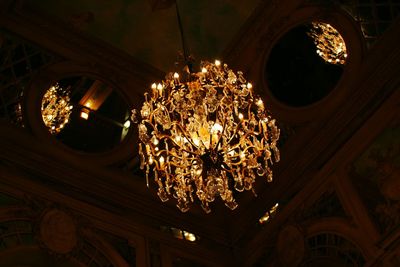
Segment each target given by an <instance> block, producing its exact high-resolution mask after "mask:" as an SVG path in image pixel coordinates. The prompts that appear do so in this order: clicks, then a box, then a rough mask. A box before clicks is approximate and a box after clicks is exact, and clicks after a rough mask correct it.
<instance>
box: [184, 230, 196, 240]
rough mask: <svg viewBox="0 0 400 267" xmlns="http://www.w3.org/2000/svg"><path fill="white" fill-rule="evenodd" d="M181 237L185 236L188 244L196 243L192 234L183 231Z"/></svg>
mask: <svg viewBox="0 0 400 267" xmlns="http://www.w3.org/2000/svg"><path fill="white" fill-rule="evenodd" d="M183 235H184V236H185V239H186V240H188V241H190V242H194V241H196V236H195V235H194V234H192V233H189V232H186V231H183Z"/></svg>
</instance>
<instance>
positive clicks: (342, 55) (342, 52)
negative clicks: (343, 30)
mask: <svg viewBox="0 0 400 267" xmlns="http://www.w3.org/2000/svg"><path fill="white" fill-rule="evenodd" d="M307 34H308V35H309V36H310V37H311V38H312V39H313V41H314V44H315V45H316V46H317V54H318V55H319V56H320V57H321V58H323V59H324V60H325V62H327V63H330V64H337V65H343V64H345V63H346V58H347V51H346V44H345V42H344V40H343V37H342V36H341V35H340V33H339V32H338V31H337V30H336V29H335V28H333V27H332V26H331V25H330V24H327V23H316V22H313V23H312V28H310V31H309V32H308V33H307Z"/></svg>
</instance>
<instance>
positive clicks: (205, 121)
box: [132, 60, 280, 213]
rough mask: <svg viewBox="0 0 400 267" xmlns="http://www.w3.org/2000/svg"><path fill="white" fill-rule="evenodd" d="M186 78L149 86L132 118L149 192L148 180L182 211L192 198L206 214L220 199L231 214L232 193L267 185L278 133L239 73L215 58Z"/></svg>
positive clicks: (172, 77) (168, 78)
mask: <svg viewBox="0 0 400 267" xmlns="http://www.w3.org/2000/svg"><path fill="white" fill-rule="evenodd" d="M183 76H185V77H181V75H179V74H178V73H174V74H172V73H170V74H168V75H167V76H166V79H165V80H164V81H162V82H161V83H158V84H155V83H154V84H153V85H152V86H151V91H150V92H148V93H145V102H144V103H143V106H142V108H141V110H140V115H139V114H138V113H139V112H137V111H136V110H134V111H133V114H132V119H133V120H134V121H135V122H138V123H139V124H138V130H139V139H140V143H139V155H140V159H141V166H140V167H141V169H145V173H146V180H147V186H149V176H150V175H151V176H153V177H154V181H155V182H156V184H157V185H158V193H157V194H158V196H159V197H160V199H161V200H162V201H163V202H165V201H167V200H168V199H169V197H170V196H172V197H173V198H175V199H176V200H177V207H178V208H179V209H180V210H181V211H182V212H186V211H187V210H189V204H190V203H191V202H194V201H195V199H196V197H197V199H198V200H199V201H200V203H201V206H202V208H203V209H204V211H205V212H206V213H209V212H210V211H211V209H210V207H209V203H210V202H213V201H214V200H215V199H216V198H218V197H219V198H220V199H221V200H222V201H223V202H224V203H225V205H226V206H227V207H229V208H230V209H232V210H233V209H235V208H236V207H237V206H238V205H237V203H236V201H235V198H234V191H238V192H242V191H244V190H251V191H253V192H254V189H253V184H254V182H255V180H256V178H257V177H259V176H262V177H266V180H267V181H268V182H271V181H272V171H271V169H270V166H271V165H272V163H273V161H279V150H278V148H277V141H278V139H279V132H280V131H279V129H278V128H277V126H276V125H275V120H274V119H272V118H271V116H270V115H269V114H268V112H267V110H266V109H265V107H264V103H263V101H262V99H261V98H260V97H258V96H257V95H256V94H255V93H254V92H253V89H252V84H251V83H249V82H247V81H246V79H245V78H244V77H243V73H242V72H240V71H238V72H237V73H234V72H233V71H232V70H230V69H229V68H228V66H227V64H222V63H221V62H220V61H218V60H217V61H215V63H209V62H202V64H201V71H200V72H197V73H192V72H188V73H184V75H183ZM139 117H140V122H139V121H138V120H139Z"/></svg>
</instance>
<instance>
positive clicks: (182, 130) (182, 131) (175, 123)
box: [172, 121, 197, 155]
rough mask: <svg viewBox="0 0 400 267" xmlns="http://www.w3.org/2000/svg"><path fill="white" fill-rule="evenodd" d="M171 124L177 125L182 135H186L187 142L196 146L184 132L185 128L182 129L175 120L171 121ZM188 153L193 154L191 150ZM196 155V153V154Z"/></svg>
mask: <svg viewBox="0 0 400 267" xmlns="http://www.w3.org/2000/svg"><path fill="white" fill-rule="evenodd" d="M172 125H176V126H178V128H180V130H181V133H182V134H183V135H184V137H186V139H187V140H188V142H189V143H190V144H191V145H192V146H194V147H197V146H196V145H195V144H193V143H192V140H191V138H190V137H188V135H187V134H186V130H185V129H183V128H182V126H181V125H179V124H178V123H177V122H176V121H173V122H172ZM172 141H173V142H174V140H172ZM187 152H189V151H187ZM189 153H192V154H193V152H189ZM196 155H197V154H196Z"/></svg>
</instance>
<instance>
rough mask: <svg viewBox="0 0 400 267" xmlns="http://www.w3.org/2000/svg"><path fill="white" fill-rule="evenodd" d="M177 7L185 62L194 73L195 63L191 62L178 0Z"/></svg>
mask: <svg viewBox="0 0 400 267" xmlns="http://www.w3.org/2000/svg"><path fill="white" fill-rule="evenodd" d="M175 9H176V17H177V20H178V26H179V32H180V35H181V42H182V49H183V58H184V61H185V64H186V65H187V67H188V69H189V72H190V73H192V72H193V63H192V62H191V59H190V54H189V49H188V47H187V44H186V39H185V35H184V31H183V24H182V19H181V15H180V13H179V7H178V0H176V1H175Z"/></svg>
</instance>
